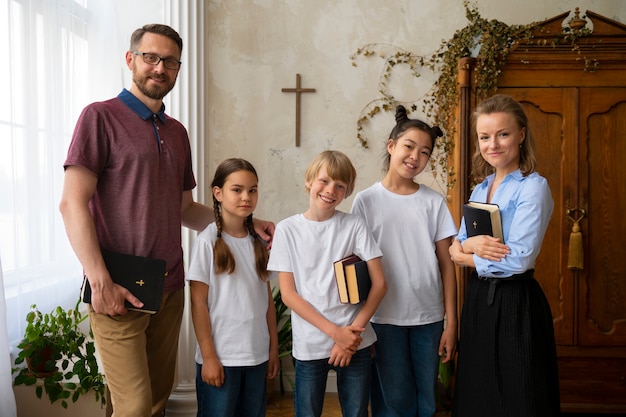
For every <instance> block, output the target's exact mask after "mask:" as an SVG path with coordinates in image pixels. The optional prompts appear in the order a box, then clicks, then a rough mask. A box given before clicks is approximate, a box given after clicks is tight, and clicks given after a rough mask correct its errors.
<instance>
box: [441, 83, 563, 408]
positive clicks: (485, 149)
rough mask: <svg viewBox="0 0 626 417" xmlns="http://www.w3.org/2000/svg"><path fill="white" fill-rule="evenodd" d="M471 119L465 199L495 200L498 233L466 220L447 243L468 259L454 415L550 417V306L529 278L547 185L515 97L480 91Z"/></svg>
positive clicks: (553, 391) (546, 210)
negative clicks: (482, 96) (472, 232)
mask: <svg viewBox="0 0 626 417" xmlns="http://www.w3.org/2000/svg"><path fill="white" fill-rule="evenodd" d="M474 126H475V128H476V143H475V149H476V153H475V154H474V156H473V166H472V171H473V172H472V173H473V176H474V179H475V180H476V181H477V182H480V183H479V184H478V185H477V186H476V187H475V188H474V190H473V192H472V194H471V196H470V201H476V202H482V203H491V204H497V205H498V206H499V209H500V215H501V219H502V229H503V233H504V242H502V241H500V239H498V238H494V237H492V236H487V235H477V236H473V237H468V233H467V227H466V226H467V225H466V223H465V219H464V221H462V222H461V227H460V231H459V234H458V236H457V237H456V239H455V240H454V242H453V244H452V246H451V247H450V255H451V257H452V260H453V261H454V262H455V263H456V264H457V265H460V266H468V267H472V268H474V270H473V271H472V274H471V277H470V279H469V282H468V284H467V288H466V294H465V302H464V304H463V311H462V314H461V325H460V340H459V358H458V367H457V376H456V382H455V396H454V410H453V414H452V415H453V416H454V417H501V416H507V417H517V416H519V417H539V416H541V417H552V416H554V417H556V416H558V415H559V385H558V371H557V359H556V346H555V342H554V328H553V324H552V315H551V313H550V306H549V305H548V301H547V299H546V297H545V295H544V293H543V291H542V289H541V287H540V286H539V283H538V282H537V281H536V280H535V279H534V268H535V260H536V259H537V255H538V254H539V251H540V249H541V243H542V240H543V237H544V234H545V232H546V229H547V227H548V222H549V220H550V216H551V215H552V209H553V206H554V203H553V201H552V195H551V192H550V187H549V186H548V183H547V181H546V179H545V178H543V177H541V176H540V175H539V174H538V173H537V172H535V168H536V163H537V162H536V158H535V150H534V149H535V146H534V138H533V135H532V133H531V131H530V128H529V126H528V119H527V116H526V114H525V113H524V110H523V108H522V106H521V105H520V104H519V103H518V102H517V101H515V100H514V99H513V98H511V97H509V96H506V95H495V96H493V97H491V98H488V99H486V100H484V101H483V102H482V103H480V104H479V105H478V107H477V108H476V111H475V112H474ZM481 181H482V182H481ZM505 242H506V244H505Z"/></svg>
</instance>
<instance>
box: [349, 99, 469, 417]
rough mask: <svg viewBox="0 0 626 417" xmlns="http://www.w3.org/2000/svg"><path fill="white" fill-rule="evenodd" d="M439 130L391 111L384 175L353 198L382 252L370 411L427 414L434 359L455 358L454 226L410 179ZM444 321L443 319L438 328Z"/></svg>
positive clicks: (434, 195)
mask: <svg viewBox="0 0 626 417" xmlns="http://www.w3.org/2000/svg"><path fill="white" fill-rule="evenodd" d="M439 136H442V132H441V129H439V128H438V127H436V126H435V127H431V126H429V125H428V124H427V123H425V122H423V121H421V120H418V119H409V117H408V116H407V112H406V109H405V108H404V107H403V106H398V107H397V109H396V125H395V126H394V128H393V129H392V130H391V133H390V135H389V139H388V140H387V145H386V155H385V159H384V162H383V167H384V171H386V175H385V177H384V178H383V179H382V181H380V182H376V183H375V184H374V185H372V186H370V187H369V188H367V189H366V190H363V191H361V192H360V193H358V194H357V195H356V197H355V199H354V202H353V206H352V212H353V213H357V214H360V215H361V216H363V217H364V218H365V221H366V223H367V225H368V227H369V228H370V230H371V231H372V233H373V235H374V239H375V240H376V242H377V243H378V245H379V247H380V249H381V250H382V252H383V256H382V264H383V270H384V273H385V277H386V279H387V288H388V290H387V294H386V296H385V298H384V299H383V301H382V302H381V304H380V306H379V307H378V310H377V311H376V313H375V314H374V316H373V317H372V319H371V322H372V326H373V327H374V330H375V331H376V335H377V337H378V341H377V342H376V344H375V357H374V364H375V366H374V373H373V378H372V389H371V412H372V416H373V417H377V416H407V417H409V416H410V417H415V416H419V417H431V416H432V415H433V414H434V413H435V410H436V399H435V387H436V382H437V374H438V368H439V358H440V356H442V360H443V361H444V362H448V361H449V360H450V359H452V358H453V357H454V355H455V350H456V339H457V331H456V328H457V312H456V277H455V271H454V264H453V263H452V260H451V258H450V254H449V252H448V249H449V247H450V244H451V241H452V237H453V236H455V235H456V233H457V229H456V226H455V224H454V220H453V219H452V215H451V214H450V211H449V209H448V206H447V205H446V200H445V198H444V196H442V195H441V194H440V193H438V192H436V191H434V190H432V189H431V188H429V187H427V186H425V185H423V184H419V183H417V182H416V181H415V176H416V175H417V174H419V173H420V172H422V171H423V170H424V168H425V167H426V165H427V164H428V163H429V159H430V155H431V153H432V151H433V149H434V147H435V141H436V139H437V137H439ZM444 318H446V319H447V322H446V325H445V326H444Z"/></svg>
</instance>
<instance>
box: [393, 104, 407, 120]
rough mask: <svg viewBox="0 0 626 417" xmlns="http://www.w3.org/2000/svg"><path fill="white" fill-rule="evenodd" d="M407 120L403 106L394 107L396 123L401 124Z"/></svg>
mask: <svg viewBox="0 0 626 417" xmlns="http://www.w3.org/2000/svg"><path fill="white" fill-rule="evenodd" d="M407 120H409V117H408V116H407V115H406V108H405V107H404V106H403V105H399V106H398V107H396V123H397V124H399V123H402V122H405V121H407Z"/></svg>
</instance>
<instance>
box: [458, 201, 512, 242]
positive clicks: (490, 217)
mask: <svg viewBox="0 0 626 417" xmlns="http://www.w3.org/2000/svg"><path fill="white" fill-rule="evenodd" d="M463 218H464V219H465V229H466V231H467V237H472V236H478V235H489V236H493V237H497V238H499V239H500V243H504V233H503V232H502V220H501V218H500V207H498V205H497V204H491V203H478V202H476V201H468V202H467V203H465V204H464V205H463Z"/></svg>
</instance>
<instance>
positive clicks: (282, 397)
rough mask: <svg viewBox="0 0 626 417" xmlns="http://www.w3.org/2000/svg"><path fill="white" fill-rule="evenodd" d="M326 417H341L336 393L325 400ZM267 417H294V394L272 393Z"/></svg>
mask: <svg viewBox="0 0 626 417" xmlns="http://www.w3.org/2000/svg"><path fill="white" fill-rule="evenodd" d="M322 416H324V417H341V408H340V407H339V399H338V398H337V394H336V393H327V394H326V397H325V399H324V409H323V411H322ZM449 416H450V413H447V412H440V413H437V414H435V417H449ZM266 417H293V394H292V393H290V392H289V393H285V394H281V393H280V392H275V393H272V395H271V396H270V398H269V401H268V402H267V415H266Z"/></svg>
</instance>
